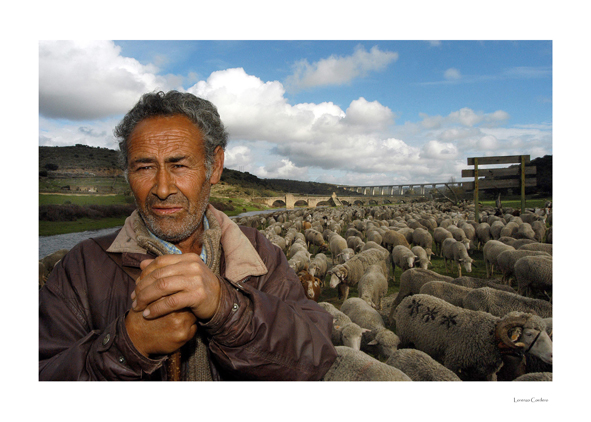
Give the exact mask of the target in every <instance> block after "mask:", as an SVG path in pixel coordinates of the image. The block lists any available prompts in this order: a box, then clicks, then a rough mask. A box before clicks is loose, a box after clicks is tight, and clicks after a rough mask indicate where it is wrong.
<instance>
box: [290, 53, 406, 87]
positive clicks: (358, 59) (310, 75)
mask: <svg viewBox="0 0 591 422" xmlns="http://www.w3.org/2000/svg"><path fill="white" fill-rule="evenodd" d="M397 59H398V53H395V52H391V51H381V50H380V49H379V48H378V47H377V46H374V47H372V48H371V49H370V51H369V52H368V51H366V50H365V48H363V47H361V46H360V47H357V48H356V49H355V52H354V53H353V54H352V55H351V56H345V57H337V56H330V57H329V58H327V59H321V60H319V61H317V62H315V63H312V64H310V63H308V60H306V59H303V60H300V61H298V62H297V63H296V64H295V65H294V73H293V74H292V75H290V76H289V77H288V78H287V79H286V85H287V86H289V87H290V88H291V89H302V88H310V87H314V86H322V85H343V84H347V83H349V82H351V81H352V80H353V79H355V78H358V77H364V76H365V75H367V73H369V72H372V71H381V70H383V69H385V68H386V66H388V65H389V64H390V63H391V62H393V61H396V60H397Z"/></svg>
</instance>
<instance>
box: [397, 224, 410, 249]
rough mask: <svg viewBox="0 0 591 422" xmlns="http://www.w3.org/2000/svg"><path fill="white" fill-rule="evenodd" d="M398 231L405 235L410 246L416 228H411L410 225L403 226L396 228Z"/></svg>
mask: <svg viewBox="0 0 591 422" xmlns="http://www.w3.org/2000/svg"><path fill="white" fill-rule="evenodd" d="M396 232H398V233H400V234H401V235H403V236H404V238H405V239H406V241H407V242H408V247H409V248H410V244H411V243H412V235H413V233H414V232H415V231H414V229H411V228H410V227H401V228H399V229H396Z"/></svg>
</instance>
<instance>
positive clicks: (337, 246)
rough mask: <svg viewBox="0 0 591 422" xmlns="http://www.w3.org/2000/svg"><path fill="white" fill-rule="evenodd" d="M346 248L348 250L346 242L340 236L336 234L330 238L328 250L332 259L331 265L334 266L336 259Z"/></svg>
mask: <svg viewBox="0 0 591 422" xmlns="http://www.w3.org/2000/svg"><path fill="white" fill-rule="evenodd" d="M346 248H348V246H347V241H346V240H345V239H343V237H342V236H340V235H338V234H337V235H334V236H333V237H331V238H330V241H329V249H330V255H331V257H332V265H334V264H335V261H336V257H337V256H338V255H339V254H340V253H341V251H342V250H343V249H346Z"/></svg>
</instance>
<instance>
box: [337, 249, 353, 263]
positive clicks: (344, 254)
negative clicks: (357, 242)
mask: <svg viewBox="0 0 591 422" xmlns="http://www.w3.org/2000/svg"><path fill="white" fill-rule="evenodd" d="M353 256H355V252H354V251H353V249H351V248H345V249H343V250H342V251H341V253H340V254H338V255H337V263H338V264H344V263H345V262H347V261H348V260H349V259H351V258H352V257H353Z"/></svg>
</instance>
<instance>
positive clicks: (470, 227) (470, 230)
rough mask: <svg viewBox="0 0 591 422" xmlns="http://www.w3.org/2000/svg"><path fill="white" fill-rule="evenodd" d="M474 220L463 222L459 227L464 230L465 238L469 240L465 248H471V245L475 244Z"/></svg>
mask: <svg viewBox="0 0 591 422" xmlns="http://www.w3.org/2000/svg"><path fill="white" fill-rule="evenodd" d="M475 226H476V222H474V224H472V223H471V222H467V221H466V222H464V223H463V224H462V225H461V226H460V229H461V230H464V233H465V234H466V238H467V239H468V241H469V247H466V249H468V250H471V249H473V246H475V245H476V227H475Z"/></svg>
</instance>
